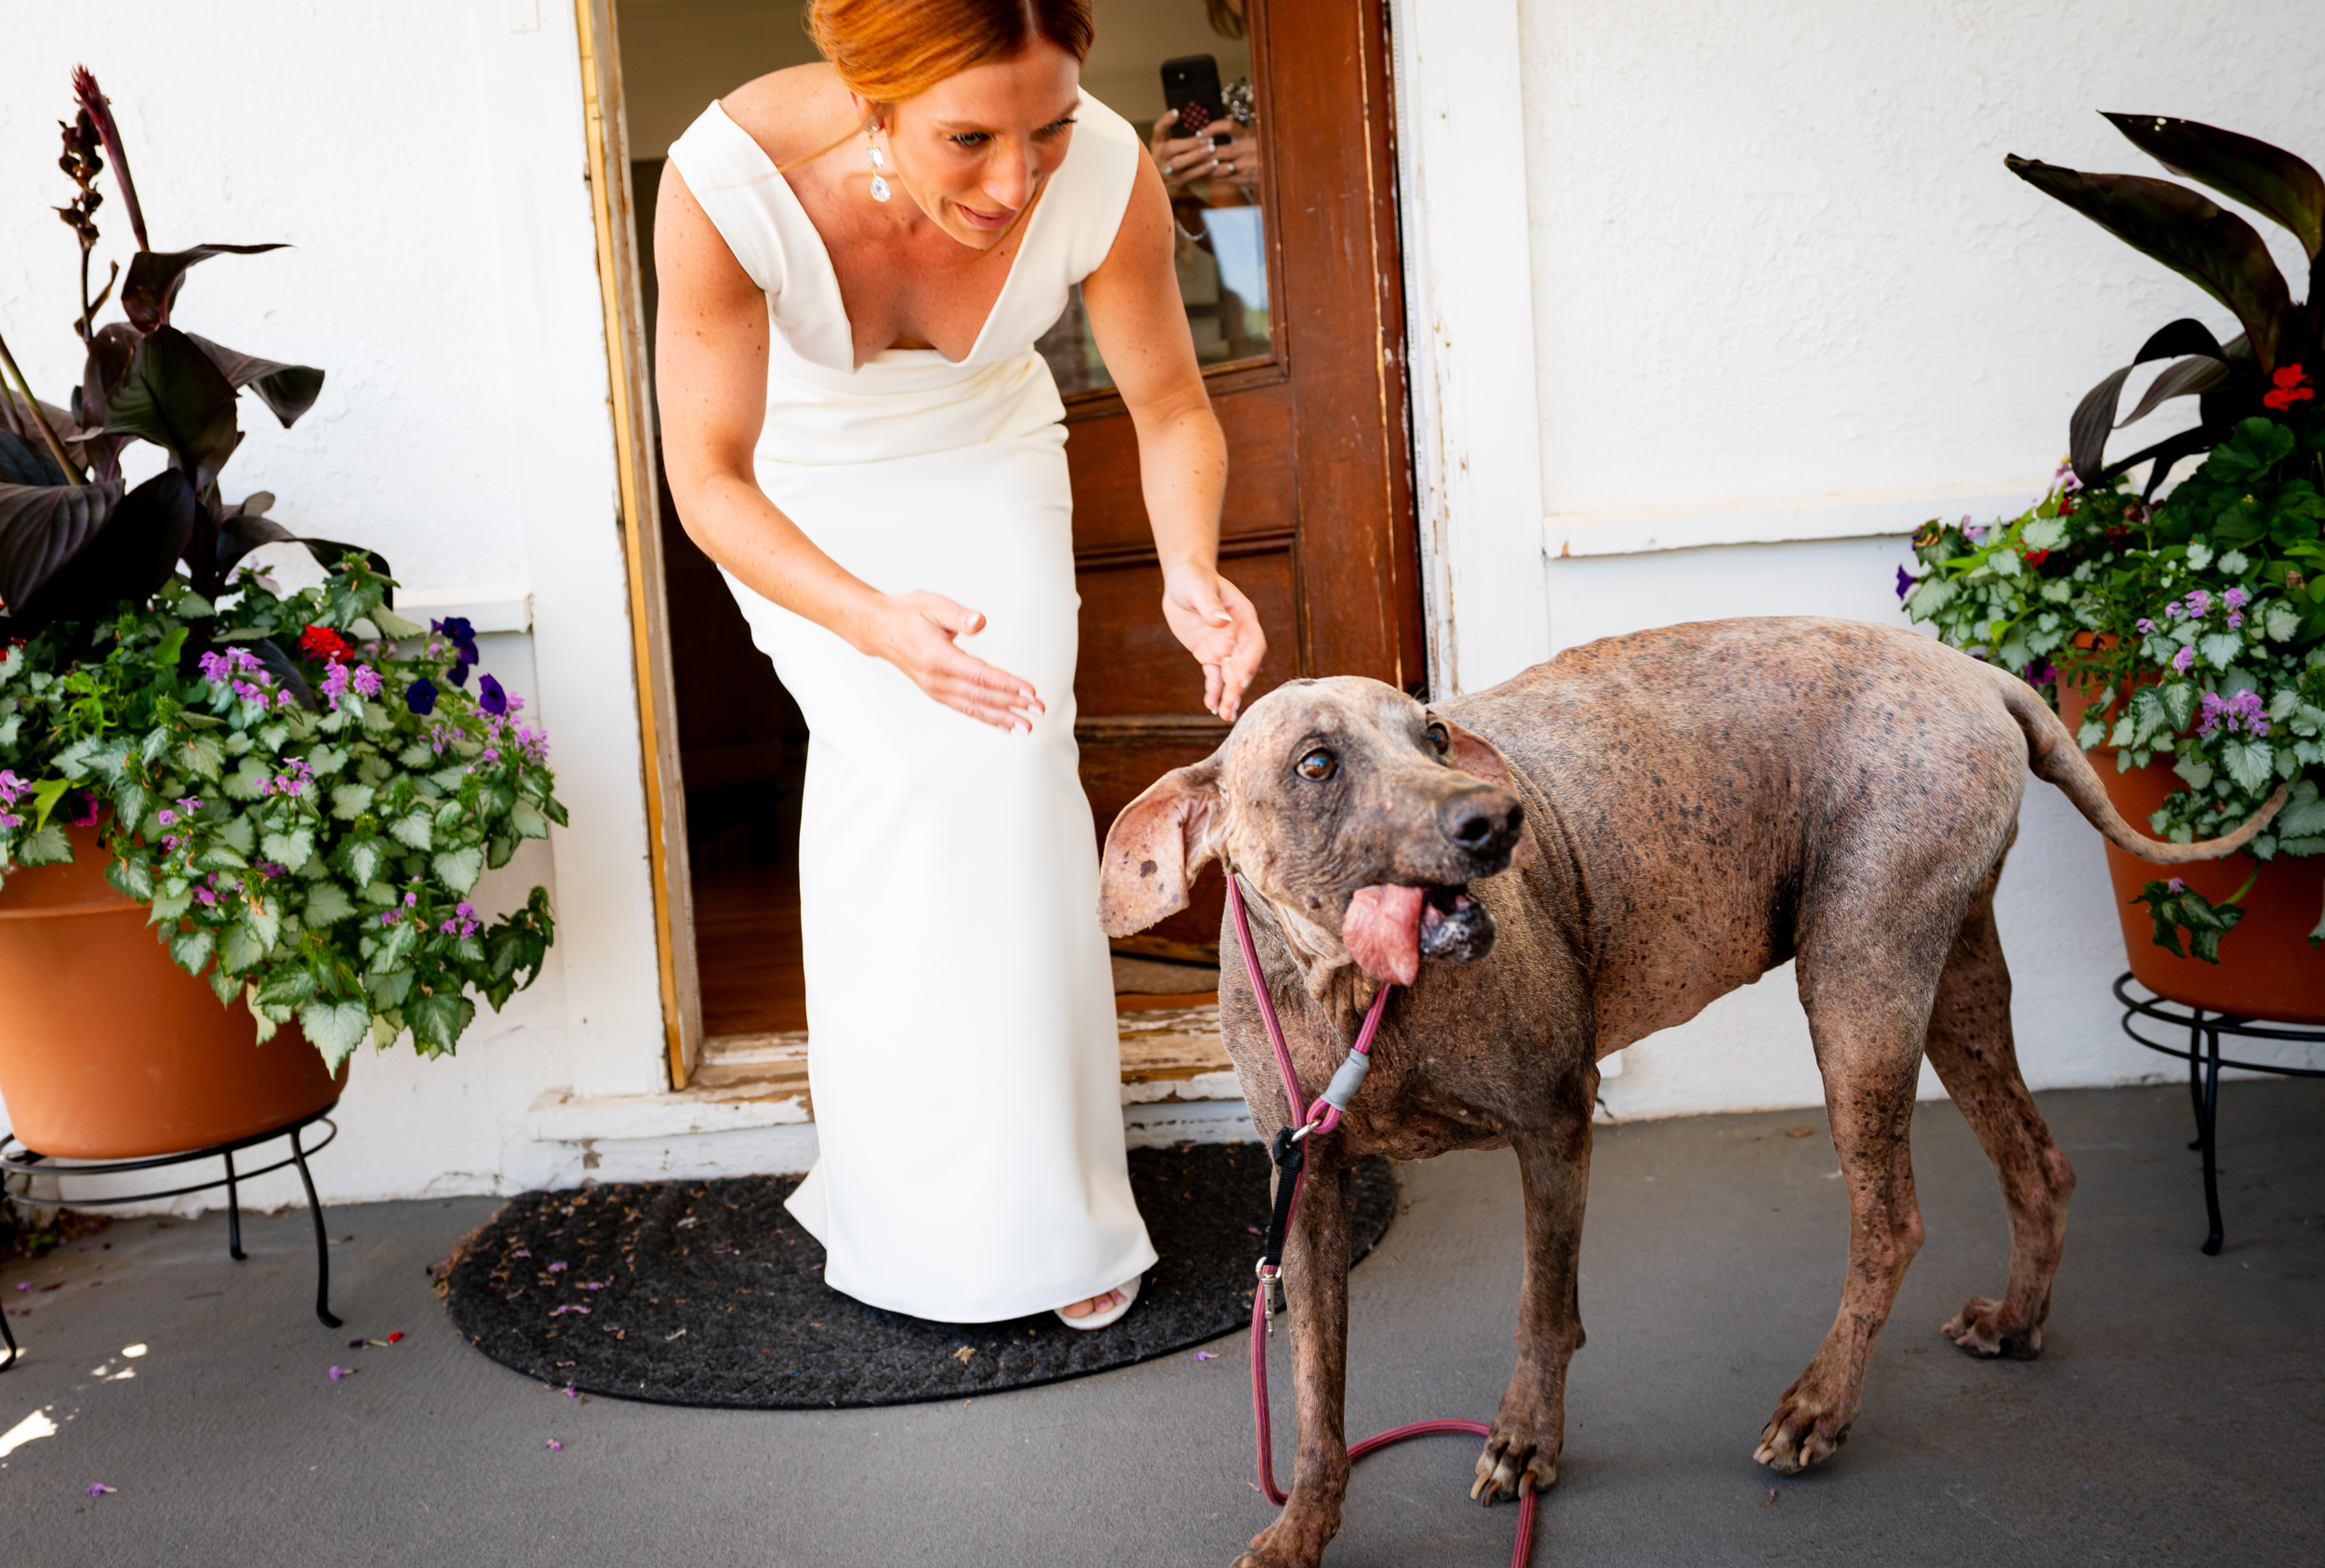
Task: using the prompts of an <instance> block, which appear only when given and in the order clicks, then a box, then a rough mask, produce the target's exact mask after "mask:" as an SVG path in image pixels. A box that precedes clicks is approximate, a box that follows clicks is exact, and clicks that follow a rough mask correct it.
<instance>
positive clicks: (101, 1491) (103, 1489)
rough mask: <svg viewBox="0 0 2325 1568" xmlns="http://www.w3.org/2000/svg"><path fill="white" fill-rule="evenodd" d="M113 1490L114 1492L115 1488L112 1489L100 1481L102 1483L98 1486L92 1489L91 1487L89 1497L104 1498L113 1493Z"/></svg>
mask: <svg viewBox="0 0 2325 1568" xmlns="http://www.w3.org/2000/svg"><path fill="white" fill-rule="evenodd" d="M112 1490H113V1488H112V1487H110V1486H108V1485H106V1484H105V1483H104V1482H101V1481H100V1482H98V1483H97V1484H96V1485H94V1486H92V1487H90V1488H89V1489H88V1495H90V1496H92V1497H102V1496H104V1495H106V1494H107V1493H109V1492H111V1491H112Z"/></svg>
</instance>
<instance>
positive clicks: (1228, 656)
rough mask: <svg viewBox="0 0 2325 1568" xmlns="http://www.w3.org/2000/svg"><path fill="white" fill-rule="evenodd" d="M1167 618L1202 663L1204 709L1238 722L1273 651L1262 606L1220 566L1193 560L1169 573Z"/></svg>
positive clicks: (1164, 614)
mask: <svg viewBox="0 0 2325 1568" xmlns="http://www.w3.org/2000/svg"><path fill="white" fill-rule="evenodd" d="M1162 618H1163V619H1164V620H1165V621H1166V622H1168V623H1169V625H1170V628H1171V635H1172V636H1174V637H1176V638H1177V639H1178V640H1179V642H1180V644H1182V645H1184V646H1185V647H1186V649H1187V651H1188V652H1189V653H1190V654H1193V655H1194V656H1195V662H1196V663H1198V664H1200V665H1202V705H1203V707H1204V709H1205V710H1206V711H1210V712H1213V713H1216V714H1217V715H1218V716H1219V717H1220V718H1222V719H1225V720H1226V721H1227V722H1228V723H1229V724H1233V723H1234V722H1235V715H1236V712H1237V711H1238V710H1239V709H1240V708H1241V707H1242V701H1243V693H1244V691H1245V690H1246V689H1248V688H1249V687H1250V685H1251V683H1252V677H1253V676H1254V675H1256V674H1257V673H1258V671H1259V661H1260V660H1261V659H1263V658H1266V657H1267V655H1268V634H1267V633H1266V632H1265V631H1261V630H1260V629H1259V612H1258V611H1257V610H1256V609H1254V608H1252V602H1251V601H1250V600H1249V599H1246V598H1244V597H1243V591H1242V589H1240V588H1237V587H1236V586H1235V585H1234V584H1233V583H1231V582H1229V581H1228V580H1227V578H1223V577H1221V576H1220V575H1219V574H1218V572H1217V571H1216V570H1215V569H1212V568H1208V567H1204V566H1200V565H1194V564H1192V563H1189V564H1186V565H1176V566H1173V567H1171V568H1169V569H1168V570H1167V571H1165V572H1164V574H1163V577H1162Z"/></svg>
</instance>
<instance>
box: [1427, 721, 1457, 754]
mask: <svg viewBox="0 0 2325 1568" xmlns="http://www.w3.org/2000/svg"><path fill="white" fill-rule="evenodd" d="M1428 743H1429V744H1430V745H1431V746H1434V747H1436V748H1437V754H1438V755H1439V756H1441V757H1442V756H1443V755H1444V754H1445V753H1446V752H1448V751H1452V750H1453V734H1452V732H1451V731H1449V730H1448V729H1446V728H1445V726H1444V725H1443V724H1439V723H1438V722H1437V721H1436V720H1434V719H1431V720H1430V721H1429V726H1428Z"/></svg>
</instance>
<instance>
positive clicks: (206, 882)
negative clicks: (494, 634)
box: [0, 71, 565, 1067]
mask: <svg viewBox="0 0 2325 1568" xmlns="http://www.w3.org/2000/svg"><path fill="white" fill-rule="evenodd" d="M74 88H75V92H76V96H77V98H78V100H79V105H78V107H79V112H78V113H77V115H76V117H75V119H74V120H73V123H71V124H69V125H67V126H64V145H65V157H64V159H63V166H64V168H65V170H66V172H67V173H68V174H70V175H71V176H72V177H73V180H74V182H75V185H76V186H77V188H78V193H77V194H76V196H75V197H74V198H73V202H72V203H71V204H70V205H68V206H65V207H63V208H60V209H59V210H60V213H61V214H62V216H63V218H64V219H65V222H66V223H67V224H68V225H69V226H70V227H72V228H73V232H74V233H75V234H76V235H77V236H78V238H79V240H80V244H81V276H82V289H81V295H82V303H81V312H80V315H79V317H78V319H77V320H76V321H75V322H74V324H73V326H74V330H75V332H76V333H77V334H78V335H79V337H80V338H81V339H82V342H83V345H84V348H85V351H86V352H85V359H86V369H85V372H84V376H83V380H82V384H81V385H80V386H79V387H76V388H75V389H73V393H72V396H71V398H70V400H69V406H67V405H51V404H46V403H43V402H41V401H40V400H38V399H37V398H36V397H34V396H33V392H32V390H31V388H30V386H29V385H28V384H27V383H26V382H25V380H24V379H23V377H22V375H21V373H20V371H19V369H18V368H17V365H16V362H15V360H14V358H13V356H12V355H10V354H8V352H7V347H6V345H5V343H0V369H5V371H6V373H7V376H8V377H9V378H10V379H12V381H13V386H12V387H9V388H7V396H5V397H0V481H5V483H0V600H4V601H5V604H6V607H7V616H6V617H5V618H0V637H5V638H6V639H7V643H6V645H5V647H0V872H6V871H7V870H8V869H9V868H10V867H11V866H18V865H20V866H38V865H44V864H50V863H55V862H58V861H62V860H67V859H70V858H71V857H72V855H73V846H72V841H71V839H70V838H69V836H68V835H67V833H66V831H65V830H66V828H67V827H68V826H73V825H79V826H83V827H86V828H90V829H94V830H98V831H100V832H101V834H102V842H103V844H104V846H105V847H106V849H107V850H108V851H110V854H111V856H112V858H111V861H110V863H109V864H108V867H107V875H108V876H109V877H110V878H111V880H112V881H113V884H114V885H115V886H116V887H118V888H119V889H120V890H121V891H122V892H124V893H125V894H127V895H128V896H130V897H134V898H137V899H140V900H141V901H143V902H145V903H147V904H148V905H149V906H150V907H151V909H152V910H153V924H154V925H155V927H156V931H157V935H158V937H159V938H160V940H161V941H162V942H163V943H164V944H165V946H166V948H167V949H168V950H169V952H170V953H171V954H172V956H174V957H175V959H176V960H177V962H178V963H179V964H180V965H181V966H183V967H184V968H185V969H186V970H187V971H188V972H189V973H192V974H195V975H202V976H206V977H207V978H208V980H209V983H210V985H211V988H212V989H213V990H215V991H216V992H217V994H218V997H219V1002H220V1003H241V1004H243V1005H245V1006H246V1007H247V1008H248V1010H249V1011H250V1013H251V1014H252V1016H253V1017H254V1019H255V1020H256V1027H257V1031H258V1034H259V1038H261V1039H264V1038H266V1037H268V1036H269V1035H271V1034H272V1032H273V1031H274V1030H275V1029H276V1028H278V1027H279V1026H280V1025H282V1024H284V1023H287V1022H289V1021H290V1020H292V1019H293V1018H296V1019H297V1020H298V1022H299V1027H300V1028H301V1030H303V1031H304V1033H305V1034H306V1036H307V1038H308V1039H309V1040H311V1041H312V1043H314V1044H315V1046H316V1047H317V1048H318V1049H319V1050H320V1051H321V1052H322V1053H323V1055H324V1056H325V1057H326V1060H328V1061H329V1062H330V1063H331V1064H332V1065H333V1066H334V1067H336V1066H337V1065H338V1064H339V1062H340V1061H341V1060H343V1059H344V1058H345V1057H346V1056H347V1055H348V1054H349V1053H350V1052H352V1050H353V1049H354V1048H355V1046H356V1045H357V1044H358V1043H360V1042H361V1041H362V1040H363V1039H364V1038H365V1035H369V1036H370V1037H371V1038H372V1039H373V1040H374V1041H375V1042H376V1043H379V1044H382V1045H385V1044H388V1043H392V1041H394V1040H395V1039H396V1038H397V1037H398V1036H400V1035H402V1034H404V1033H405V1032H407V1031H408V1032H409V1034H410V1035H411V1037H412V1040H413V1042H414V1043H415V1045H416V1046H417V1047H418V1048H419V1050H420V1051H422V1052H423V1053H425V1054H429V1055H434V1054H439V1053H444V1052H449V1051H451V1050H452V1049H453V1048H454V1047H455V1046H456V1045H457V1044H458V1041H459V1039H460V1036H461V1034H462V1033H463V1032H464V1031H465V1030H467V1028H468V1027H469V1025H470V1024H471V1022H472V1020H473V1019H474V1017H475V1013H476V1006H475V1003H474V1001H473V1000H472V996H481V997H483V998H484V999H485V1001H486V1002H488V1003H490V1004H491V1005H492V1006H493V1007H495V1008H498V1007H499V1006H501V1005H502V1004H503V1003H506V1002H507V1000H508V999H509V997H510V996H511V995H512V994H513V993H514V992H515V991H517V990H522V989H523V988H524V987H525V986H527V985H529V984H531V983H532V981H533V980H534V979H535V978H536V977H538V974H539V971H540V967H541V964H542V962H543V960H544V958H545V955H546V953H547V951H548V949H549V946H550V944H551V941H552V940H553V937H554V924H553V922H552V919H551V911H550V908H549V900H548V896H547V894H546V893H545V892H544V891H543V890H542V889H540V888H538V887H537V888H535V889H533V891H532V894H531V896H530V897H529V898H528V899H527V900H526V901H525V903H524V905H523V906H522V907H521V908H519V909H518V910H515V911H514V912H513V913H512V914H511V915H508V916H506V917H503V918H500V919H498V920H489V919H488V918H487V917H485V916H484V915H481V914H480V913H479V912H478V910H477V909H476V907H475V904H474V902H473V901H472V895H473V894H474V891H475V889H476V887H477V884H478V883H479V881H480V879H481V878H482V876H483V873H484V872H485V870H486V868H487V867H497V866H501V865H505V864H506V863H507V862H508V861H509V859H510V858H511V857H512V855H513V854H514V853H515V850H516V847H517V845H518V844H519V843H520V842H521V841H523V840H524V839H526V838H543V837H546V836H547V835H548V831H549V828H550V825H551V823H563V822H564V821H565V810H564V808H563V807H562V806H561V805H560V804H558V803H557V800H556V798H555V795H554V793H553V785H554V779H553V776H552V775H551V771H550V769H549V766H548V764H547V751H548V742H547V740H546V737H543V736H542V735H541V734H540V733H539V732H538V731H537V730H535V729H533V728H532V727H531V726H530V725H529V724H526V723H525V720H524V719H523V716H522V715H523V710H524V706H525V704H524V701H523V699H522V698H517V697H514V696H512V695H510V694H509V693H508V692H507V691H506V690H505V689H504V688H503V687H502V686H501V685H500V684H499V683H498V681H497V680H495V679H494V678H493V677H492V676H490V675H482V676H480V677H479V678H478V680H477V683H476V689H475V691H474V692H473V693H472V692H471V691H470V690H469V689H468V688H469V678H470V674H471V671H472V670H473V669H474V668H475V667H476V665H477V663H478V649H477V645H476V639H475V633H474V631H473V629H472V627H471V626H470V624H469V623H468V622H467V621H466V620H463V619H458V618H453V619H447V620H444V621H439V622H435V623H432V625H431V626H427V627H423V626H420V625H419V624H417V623H416V622H413V621H410V620H406V619H405V618H402V617H400V616H398V615H396V614H395V613H394V610H393V607H392V605H393V599H392V593H393V589H394V583H393V579H392V578H391V576H390V575H389V571H388V566H387V563H386V562H385V561H384V560H382V559H381V558H380V557H379V556H378V555H377V554H375V553H373V552H371V551H365V550H362V549H359V548H357V547H354V546H351V545H345V544H340V543H338V542H336V541H332V540H326V539H316V538H300V537H296V536H294V535H292V534H291V532H290V531H289V530H288V529H286V528H285V527H283V526H282V525H279V524H277V523H274V522H272V521H271V520H270V519H268V517H267V516H266V512H268V510H269V509H270V507H271V506H272V504H273V498H272V497H271V496H268V495H266V494H264V493H258V494H253V495H250V496H247V497H246V498H244V499H243V500H241V501H239V502H236V503H233V504H231V505H230V504H228V503H226V502H225V501H224V499H223V498H222V496H221V494H220V492H219V472H220V471H221V469H222V468H223V467H224V465H225V463H226V460H227V459H228V458H230V457H231V456H232V455H233V453H234V451H235V450H236V448H237V447H238V446H239V445H241V441H242V432H241V430H240V429H239V425H238V420H237V412H238V407H239V392H240V391H241V390H242V389H248V390H249V391H250V392H252V393H253V394H254V395H256V396H258V397H259V400H260V401H261V402H262V403H264V404H265V405H266V406H267V407H268V408H269V409H270V410H271V411H272V413H273V414H274V415H275V417H276V419H278V420H279V421H280V422H281V423H282V424H283V425H284V426H285V427H286V428H287V427H288V426H289V425H290V424H291V423H292V422H293V421H295V420H296V419H298V418H299V416H300V415H301V414H303V413H305V412H306V411H307V410H308V409H309V408H310V407H312V405H313V404H314V402H315V400H316V398H317V397H318V396H319V395H320V393H321V392H322V387H323V379H324V378H323V372H321V371H320V370H315V369H312V368H311V367H308V366H303V365H285V364H281V363H278V362H275V361H272V360H265V359H260V358H258V357H256V356H253V355H248V354H244V353H240V352H235V351H232V350H227V349H223V348H220V347H219V346H218V345H217V344H215V343H212V342H209V341H208V340H207V339H202V338H197V337H195V336H193V334H191V333H187V332H184V331H181V330H180V329H179V328H178V327H175V326H171V325H170V316H171V313H172V311H173V309H174V307H175V304H176V301H177V297H178V293H179V287H180V286H181V285H182V284H183V282H184V278H185V273H186V271H187V269H188V268H190V267H192V266H193V265H194V264H195V263H197V262H199V261H202V260H204V259H208V258H209V257H212V256H216V255H220V254H225V253H230V252H231V253H239V254H251V253H255V252H258V251H264V250H272V249H275V248H279V247H277V246H224V245H206V246H195V247H193V249H191V250H185V251H178V252H166V253H165V252H155V251H153V250H152V249H151V248H150V247H149V246H147V244H146V240H145V229H144V223H143V220H142V218H141V217H140V213H139V209H138V206H137V200H136V194H135V191H134V188H133V187H132V186H131V185H130V183H129V181H128V178H127V170H126V165H125V163H124V161H123V156H122V151H121V145H120V136H119V131H118V128H117V127H116V126H115V125H114V123H113V116H112V113H111V111H110V109H109V108H108V106H107V104H106V100H105V99H104V97H103V95H102V94H101V93H100V91H99V90H98V87H97V83H96V81H95V79H94V78H93V77H91V76H90V75H89V74H88V73H87V72H86V71H81V72H77V73H75V75H74ZM106 157H110V158H111V159H112V160H113V172H114V175H115V177H116V179H118V180H119V182H120V185H121V189H122V194H123V198H124V205H125V206H126V207H127V209H128V214H129V219H130V223H131V226H132V228H133V230H134V231H135V233H136V234H137V239H138V250H137V253H136V254H135V255H134V256H133V257H132V258H131V259H130V262H129V267H128V270H127V273H126V278H124V277H123V276H122V275H121V273H120V272H119V270H118V268H116V269H114V271H113V274H112V275H110V276H109V277H108V279H107V281H106V283H105V285H104V286H103V287H102V288H101V289H100V290H99V292H98V293H97V294H96V295H95V296H94V297H93V298H92V297H91V295H90V293H89V281H90V280H89V272H90V259H91V254H92V252H93V250H94V248H95V246H96V244H97V241H98V239H99V237H100V236H99V233H98V230H97V226H96V223H95V221H94V214H95V213H96V211H97V210H98V208H99V206H100V205H101V197H100V193H99V192H98V190H97V188H96V184H95V181H96V178H97V176H98V174H99V173H100V172H101V171H102V169H103V167H104V159H105V158H106ZM116 281H119V282H120V283H121V295H120V302H121V306H122V310H123V312H124V315H125V316H126V320H125V321H122V322H116V323H113V324H110V325H107V326H98V325H97V324H96V317H97V313H98V312H99V311H100V309H101V308H102V307H103V306H104V304H105V303H106V300H107V299H108V298H109V297H110V296H111V294H112V291H113V284H114V283H115V282H116ZM136 441H144V442H149V443H151V444H153V445H156V446H158V447H160V448H161V450H162V453H163V455H164V458H165V461H166V467H164V468H163V469H162V471H161V472H159V473H157V474H155V475H154V476H153V478H152V479H150V480H147V481H145V482H144V483H142V484H140V485H137V486H135V487H133V488H131V487H126V482H125V481H124V479H123V477H122V467H121V456H122V452H123V449H124V448H125V447H126V445H128V444H129V443H131V442H136ZM284 542H288V543H295V544H298V545H300V546H302V547H303V548H304V549H305V550H306V551H307V552H308V553H309V554H310V555H312V557H313V558H314V560H315V561H316V563H317V564H318V565H320V566H321V567H322V569H323V581H322V582H321V583H320V584H318V585H316V586H312V587H308V588H303V589H299V590H297V591H286V590H284V589H283V588H282V587H281V585H279V584H278V583H276V582H275V581H273V580H272V578H268V577H266V576H264V575H262V574H261V573H259V572H258V571H257V570H255V569H253V568H252V567H251V566H250V565H248V564H247V563H246V557H247V556H248V555H249V554H250V552H251V551H254V550H256V549H257V548H259V546H260V545H264V544H271V543H284Z"/></svg>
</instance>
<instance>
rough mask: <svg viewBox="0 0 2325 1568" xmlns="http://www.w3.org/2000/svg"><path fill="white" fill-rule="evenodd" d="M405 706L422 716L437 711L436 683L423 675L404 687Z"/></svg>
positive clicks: (424, 716)
mask: <svg viewBox="0 0 2325 1568" xmlns="http://www.w3.org/2000/svg"><path fill="white" fill-rule="evenodd" d="M404 706H405V707H406V708H409V709H410V710H411V711H413V712H415V713H418V714H419V716H420V717H421V718H423V719H424V718H426V717H427V716H428V715H429V714H431V713H432V712H434V711H436V683H435V682H433V681H432V680H430V679H429V678H428V677H427V676H425V675H422V676H421V677H420V678H419V680H417V681H414V682H413V683H412V684H410V685H408V686H406V687H405V688H404Z"/></svg>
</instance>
